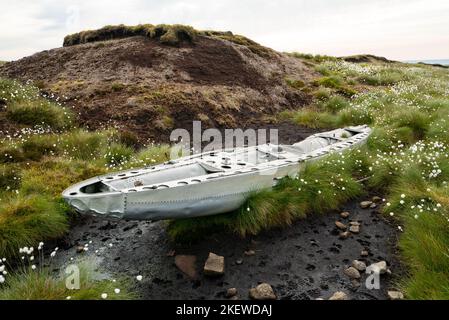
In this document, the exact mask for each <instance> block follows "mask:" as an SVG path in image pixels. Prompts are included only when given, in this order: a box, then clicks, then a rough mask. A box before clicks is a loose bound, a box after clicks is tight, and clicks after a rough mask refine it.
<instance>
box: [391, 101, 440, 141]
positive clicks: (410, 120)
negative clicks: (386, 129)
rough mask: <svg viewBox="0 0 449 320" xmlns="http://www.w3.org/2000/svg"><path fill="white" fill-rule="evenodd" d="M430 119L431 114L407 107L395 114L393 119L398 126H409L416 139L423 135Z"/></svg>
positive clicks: (427, 128) (431, 118)
mask: <svg viewBox="0 0 449 320" xmlns="http://www.w3.org/2000/svg"><path fill="white" fill-rule="evenodd" d="M432 120H433V115H432V114H429V113H426V112H422V111H419V110H414V109H409V108H408V109H406V110H403V111H401V112H400V113H399V114H397V115H396V116H395V118H394V120H393V121H394V123H395V125H396V127H398V128H404V127H405V128H409V129H410V131H411V133H412V134H413V136H414V138H415V140H416V141H417V140H421V139H423V138H424V137H425V135H426V134H427V131H428V130H429V127H430V124H431V122H432Z"/></svg>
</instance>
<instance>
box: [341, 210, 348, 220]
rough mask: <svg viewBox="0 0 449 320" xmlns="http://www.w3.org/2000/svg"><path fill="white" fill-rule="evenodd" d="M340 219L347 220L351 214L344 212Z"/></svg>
mask: <svg viewBox="0 0 449 320" xmlns="http://www.w3.org/2000/svg"><path fill="white" fill-rule="evenodd" d="M340 217H342V218H343V219H346V218H347V217H349V212H348V211H344V212H342V213H340Z"/></svg>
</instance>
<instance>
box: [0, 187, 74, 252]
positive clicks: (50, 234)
mask: <svg viewBox="0 0 449 320" xmlns="http://www.w3.org/2000/svg"><path fill="white" fill-rule="evenodd" d="M67 230H68V224H67V217H66V215H65V212H64V206H62V205H61V204H60V203H59V202H56V201H53V200H50V199H49V198H48V197H43V196H41V195H29V196H21V195H19V196H15V197H11V198H10V199H2V203H1V205H0V254H2V255H3V256H8V257H10V256H14V254H16V252H17V248H20V247H21V246H27V245H31V246H32V245H35V244H36V243H38V242H39V241H41V240H42V239H56V238H58V237H61V236H62V235H63V234H64V233H65V232H66V231H67Z"/></svg>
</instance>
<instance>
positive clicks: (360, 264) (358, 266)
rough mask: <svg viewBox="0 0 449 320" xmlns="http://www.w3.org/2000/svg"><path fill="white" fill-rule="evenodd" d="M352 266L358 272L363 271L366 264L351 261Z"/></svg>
mask: <svg viewBox="0 0 449 320" xmlns="http://www.w3.org/2000/svg"><path fill="white" fill-rule="evenodd" d="M352 266H353V267H354V268H356V269H357V270H359V271H365V270H366V264H365V262H363V261H359V260H354V261H352Z"/></svg>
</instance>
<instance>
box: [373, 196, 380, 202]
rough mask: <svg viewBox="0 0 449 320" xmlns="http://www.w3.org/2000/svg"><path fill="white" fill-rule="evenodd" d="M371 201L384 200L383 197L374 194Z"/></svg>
mask: <svg viewBox="0 0 449 320" xmlns="http://www.w3.org/2000/svg"><path fill="white" fill-rule="evenodd" d="M371 201H372V202H374V203H380V202H382V198H381V197H378V196H374V197H372V198H371Z"/></svg>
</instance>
